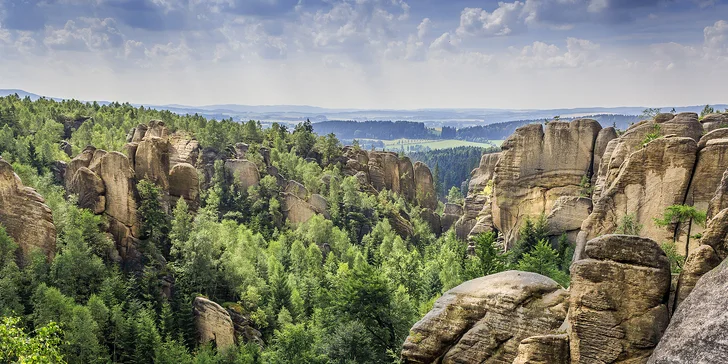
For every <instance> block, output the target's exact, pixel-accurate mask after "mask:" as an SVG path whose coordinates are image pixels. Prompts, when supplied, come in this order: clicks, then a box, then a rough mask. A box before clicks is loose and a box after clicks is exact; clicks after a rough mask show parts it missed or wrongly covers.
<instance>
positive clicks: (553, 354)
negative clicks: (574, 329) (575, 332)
mask: <svg viewBox="0 0 728 364" xmlns="http://www.w3.org/2000/svg"><path fill="white" fill-rule="evenodd" d="M513 364H569V336H568V335H566V334H560V335H542V336H533V337H529V338H528V339H524V340H523V341H521V344H520V345H519V346H518V356H516V360H514V361H513Z"/></svg>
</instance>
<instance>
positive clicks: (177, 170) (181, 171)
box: [169, 163, 200, 210]
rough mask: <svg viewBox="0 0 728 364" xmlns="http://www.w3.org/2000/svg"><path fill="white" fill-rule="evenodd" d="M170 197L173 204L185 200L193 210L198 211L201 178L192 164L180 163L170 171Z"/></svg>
mask: <svg viewBox="0 0 728 364" xmlns="http://www.w3.org/2000/svg"><path fill="white" fill-rule="evenodd" d="M169 196H170V198H171V201H170V202H171V204H172V205H173V206H174V204H176V203H177V200H178V199H179V198H184V199H185V202H187V205H188V206H190V208H191V209H192V210H197V208H198V207H199V206H198V205H199V199H200V178H199V176H198V174H197V169H195V167H193V166H192V165H191V164H187V163H178V164H176V165H175V166H174V167H172V170H171V171H169Z"/></svg>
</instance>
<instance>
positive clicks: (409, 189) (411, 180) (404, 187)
mask: <svg viewBox="0 0 728 364" xmlns="http://www.w3.org/2000/svg"><path fill="white" fill-rule="evenodd" d="M397 171H398V172H399V193H400V194H401V195H402V197H404V199H405V200H407V201H409V202H415V201H417V199H416V197H417V191H416V187H415V169H414V167H412V161H411V160H410V159H409V157H403V158H401V159H399V166H398V167H397Z"/></svg>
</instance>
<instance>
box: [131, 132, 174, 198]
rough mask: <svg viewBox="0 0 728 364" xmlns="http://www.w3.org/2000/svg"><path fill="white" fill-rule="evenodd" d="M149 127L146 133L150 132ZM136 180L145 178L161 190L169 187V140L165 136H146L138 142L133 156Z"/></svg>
mask: <svg viewBox="0 0 728 364" xmlns="http://www.w3.org/2000/svg"><path fill="white" fill-rule="evenodd" d="M151 130H153V129H149V130H148V131H147V134H150V131H151ZM134 171H135V173H136V178H137V180H139V181H141V180H143V179H146V180H148V181H150V182H152V183H155V184H156V185H158V186H159V187H161V188H162V189H163V190H168V189H169V142H168V141H167V139H166V138H159V137H154V136H152V137H150V136H146V137H144V139H143V140H142V141H141V142H139V146H138V147H137V150H136V154H135V157H134Z"/></svg>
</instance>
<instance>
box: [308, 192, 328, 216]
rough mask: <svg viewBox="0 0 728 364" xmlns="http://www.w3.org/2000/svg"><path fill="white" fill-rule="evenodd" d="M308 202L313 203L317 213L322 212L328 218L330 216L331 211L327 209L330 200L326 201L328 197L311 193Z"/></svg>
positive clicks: (312, 205)
mask: <svg viewBox="0 0 728 364" xmlns="http://www.w3.org/2000/svg"><path fill="white" fill-rule="evenodd" d="M308 203H309V204H310V205H311V207H312V208H313V210H314V211H316V213H319V214H322V215H324V216H325V217H326V218H329V213H328V211H327V210H328V208H329V202H328V201H326V197H324V196H321V195H319V194H316V193H314V194H313V195H311V197H309V198H308Z"/></svg>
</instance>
